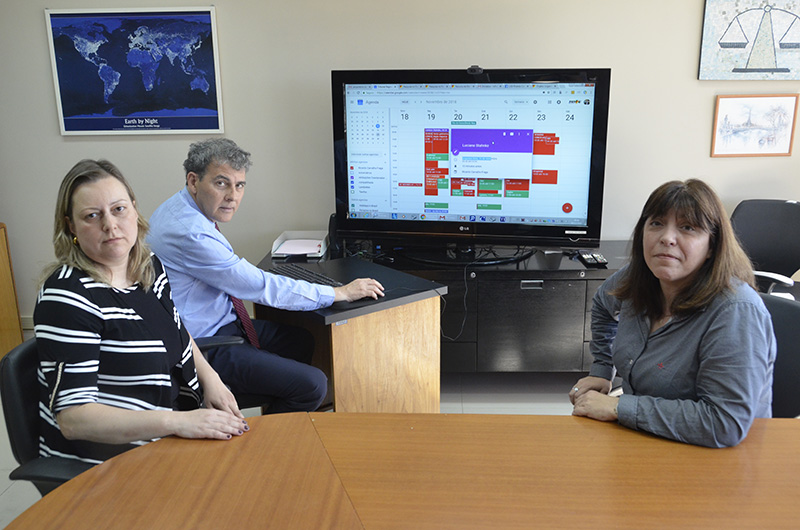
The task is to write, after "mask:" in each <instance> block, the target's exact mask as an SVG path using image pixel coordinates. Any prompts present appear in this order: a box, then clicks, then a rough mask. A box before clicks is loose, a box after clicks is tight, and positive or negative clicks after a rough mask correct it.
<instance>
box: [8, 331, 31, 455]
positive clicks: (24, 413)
mask: <svg viewBox="0 0 800 530" xmlns="http://www.w3.org/2000/svg"><path fill="white" fill-rule="evenodd" d="M38 368H39V355H38V353H37V350H36V339H28V340H27V341H25V342H23V343H22V344H20V345H19V346H17V347H16V348H14V349H12V350H11V351H10V352H8V353H7V354H6V355H5V357H3V359H2V360H0V398H1V399H2V400H3V415H4V416H5V420H6V429H7V430H8V439H9V441H10V442H11V451H12V453H13V454H14V458H15V459H16V460H17V462H19V463H20V464H24V463H26V462H28V461H30V460H33V459H35V458H37V457H38V456H39V381H38V378H37V375H36V372H37V370H38Z"/></svg>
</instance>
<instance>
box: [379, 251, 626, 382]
mask: <svg viewBox="0 0 800 530" xmlns="http://www.w3.org/2000/svg"><path fill="white" fill-rule="evenodd" d="M627 245H628V243H627V241H609V242H604V243H602V244H601V247H600V248H599V249H598V250H599V252H600V253H602V254H603V255H604V256H605V257H606V259H608V262H609V263H608V265H607V267H606V268H604V269H589V268H587V267H586V266H584V265H583V264H582V263H580V262H579V261H577V260H572V259H570V258H569V257H568V256H567V255H564V254H562V253H558V252H556V253H551V254H544V253H542V252H537V253H535V254H534V255H533V256H532V257H531V258H529V259H528V260H526V261H523V262H520V263H516V264H509V265H498V266H468V267H466V270H465V267H464V266H463V265H462V266H460V267H459V266H452V267H450V266H438V267H436V268H432V267H430V266H427V265H426V266H420V265H419V264H417V263H415V262H414V261H412V260H409V259H403V258H402V257H399V258H396V259H395V261H394V263H393V264H392V265H391V266H393V267H397V268H399V269H401V270H403V271H405V272H408V273H410V274H414V275H416V276H420V277H423V278H427V279H429V280H433V281H435V282H437V283H441V284H444V285H446V286H447V295H446V296H445V297H444V302H443V312H442V339H441V341H442V350H441V359H442V372H583V371H587V370H588V369H589V365H590V364H591V362H592V359H591V355H590V354H589V342H590V340H591V330H590V323H591V318H590V317H591V307H592V297H593V296H594V293H595V292H596V291H597V289H598V288H599V287H600V285H601V284H602V283H603V281H604V280H605V279H606V278H608V277H609V276H610V275H611V274H612V273H613V272H615V271H616V270H617V269H619V267H621V266H622V264H623V263H624V262H625V260H626V259H627V251H628V247H627Z"/></svg>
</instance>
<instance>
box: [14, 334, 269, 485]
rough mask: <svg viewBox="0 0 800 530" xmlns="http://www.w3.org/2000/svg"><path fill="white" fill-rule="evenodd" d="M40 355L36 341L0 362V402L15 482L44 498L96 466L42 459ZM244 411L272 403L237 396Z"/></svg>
mask: <svg viewBox="0 0 800 530" xmlns="http://www.w3.org/2000/svg"><path fill="white" fill-rule="evenodd" d="M242 341H243V339H242V338H241V337H208V338H207V339H198V340H197V341H196V342H197V343H198V347H200V349H201V351H203V350H207V349H209V348H213V347H216V346H221V345H224V344H237V343H241V342H242ZM38 368H39V355H38V352H37V349H36V339H28V340H27V341H25V342H23V343H22V344H20V345H19V346H17V347H15V348H14V349H12V350H11V351H10V352H8V353H7V354H6V355H5V357H3V358H2V360H0V399H2V401H3V415H4V416H5V422H6V430H7V431H8V439H9V441H10V443H11V452H12V453H13V455H14V459H15V460H16V461H17V463H19V467H17V468H16V469H14V470H13V471H12V472H11V474H10V475H9V478H10V479H11V480H28V481H30V482H32V483H33V485H34V486H36V489H37V490H39V493H40V494H41V495H42V496H44V495H46V494H48V493H49V492H51V491H52V490H54V489H55V488H57V487H58V486H60V485H61V484H63V483H64V482H66V481H68V480H69V479H71V478H74V477H76V476H77V475H79V474H80V473H82V472H84V471H86V470H87V469H89V468H91V467H92V464H88V463H86V462H81V461H80V460H74V459H71V458H61V457H40V456H39V381H38V378H37V370H38ZM235 397H236V400H237V402H238V404H239V407H240V408H243V409H245V408H251V407H262V412H263V411H264V410H265V409H266V407H267V406H269V404H270V403H271V401H272V399H271V398H269V397H267V396H257V395H251V394H244V395H236V396H235Z"/></svg>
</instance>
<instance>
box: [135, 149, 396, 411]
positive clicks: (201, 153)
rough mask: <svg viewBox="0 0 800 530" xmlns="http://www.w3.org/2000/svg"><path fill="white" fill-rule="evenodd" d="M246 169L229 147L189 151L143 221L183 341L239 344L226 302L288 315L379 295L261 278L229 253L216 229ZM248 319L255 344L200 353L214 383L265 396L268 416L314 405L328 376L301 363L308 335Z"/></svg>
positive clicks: (368, 288) (244, 156) (236, 200)
mask: <svg viewBox="0 0 800 530" xmlns="http://www.w3.org/2000/svg"><path fill="white" fill-rule="evenodd" d="M250 165H251V162H250V153H248V152H247V151H244V150H242V149H241V148H239V146H237V145H236V144H235V143H234V142H233V141H231V140H228V139H225V138H211V139H208V140H205V141H201V142H197V143H194V144H192V145H191V146H190V147H189V154H188V157H187V159H186V161H185V162H184V169H185V170H186V186H185V187H184V188H183V189H182V190H180V191H179V192H178V193H176V194H175V195H173V196H172V197H170V198H169V199H167V200H166V201H165V202H164V203H163V204H161V206H159V207H158V208H157V209H156V211H155V212H154V213H153V215H152V217H151V218H150V233H149V235H148V238H147V241H148V243H149V244H150V246H151V248H152V250H153V251H154V252H155V253H156V255H157V256H158V257H159V258H160V259H161V261H162V263H163V264H164V267H165V268H166V269H167V274H168V275H169V278H170V283H171V285H172V294H173V297H174V299H175V305H176V307H177V308H178V311H179V312H180V315H181V319H182V320H183V322H184V324H185V326H186V328H187V329H188V330H189V333H191V335H192V336H194V337H207V336H212V335H239V336H242V337H246V330H245V327H246V323H244V322H242V320H241V319H240V318H239V317H238V315H237V313H236V311H235V309H234V305H233V302H232V300H231V297H232V296H233V297H235V298H238V299H241V300H252V301H254V302H256V303H259V304H263V305H268V306H272V307H276V308H279V309H290V310H313V309H317V308H320V307H327V306H329V305H331V304H332V303H333V302H335V301H339V300H347V301H352V300H358V299H360V298H364V297H366V296H369V297H372V298H377V297H378V296H383V287H382V286H381V285H380V283H378V282H377V281H375V280H371V279H358V280H355V281H353V282H351V283H349V284H347V285H345V286H342V287H336V288H334V287H329V286H323V285H316V284H311V283H308V282H303V281H296V280H292V279H289V278H284V277H282V276H277V275H274V274H271V273H268V272H265V271H263V270H261V269H259V268H258V267H256V266H254V265H252V264H251V263H249V262H248V261H247V260H245V259H243V258H240V257H239V256H237V255H236V253H235V252H234V251H233V248H232V247H231V245H230V243H229V242H228V240H227V239H226V238H225V236H224V235H222V232H220V231H219V228H218V226H219V225H218V223H226V222H228V221H230V220H231V219H232V218H233V215H234V214H235V213H236V210H237V209H238V207H239V204H240V202H241V200H242V197H243V195H244V189H245V185H246V179H245V177H246V173H247V170H248V169H249V168H250ZM245 318H248V319H249V317H245ZM252 322H253V327H254V328H255V332H256V335H257V346H254V345H252V344H250V343H249V342H246V343H245V344H242V345H234V346H223V347H219V348H214V349H212V350H210V351H209V352H208V360H209V362H210V363H211V366H213V367H214V369H215V370H217V372H218V373H219V374H220V377H222V380H223V381H224V382H225V383H226V384H227V385H228V386H230V387H231V390H232V391H233V392H234V393H246V394H259V395H266V396H272V397H274V398H275V399H274V401H273V402H272V404H271V405H270V407H269V410H268V412H270V413H273V412H290V411H308V410H315V409H316V408H317V407H319V405H320V404H321V403H322V400H323V399H324V398H325V395H326V393H327V378H326V377H325V375H324V374H323V373H322V372H321V371H320V370H318V369H316V368H314V367H312V366H310V365H309V363H310V362H311V355H312V353H313V349H314V343H313V338H312V337H311V335H310V334H309V333H308V332H307V331H305V330H302V329H299V328H294V327H291V326H285V325H280V324H276V323H273V322H265V321H260V320H253V321H252Z"/></svg>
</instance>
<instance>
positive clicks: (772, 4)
mask: <svg viewBox="0 0 800 530" xmlns="http://www.w3.org/2000/svg"><path fill="white" fill-rule="evenodd" d="M798 20H800V9H798V5H797V2H794V1H793V0H770V1H769V2H763V1H761V0H705V11H704V14H703V35H702V39H701V45H700V67H699V72H698V79H700V80H716V81H720V80H739V81H756V80H758V81H786V80H797V79H800V54H798V53H797V49H798V48H800V24H798V23H797V22H798Z"/></svg>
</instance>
